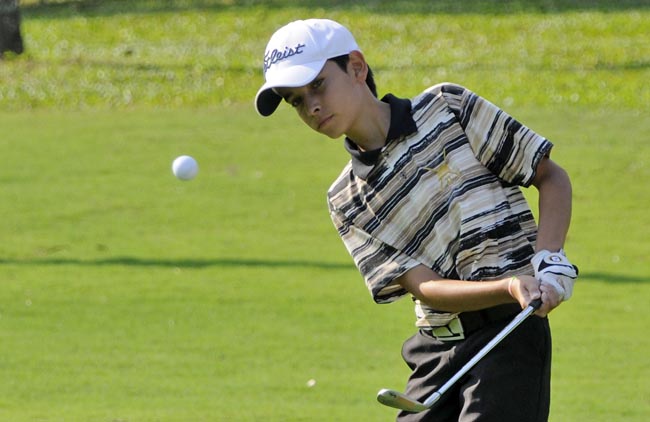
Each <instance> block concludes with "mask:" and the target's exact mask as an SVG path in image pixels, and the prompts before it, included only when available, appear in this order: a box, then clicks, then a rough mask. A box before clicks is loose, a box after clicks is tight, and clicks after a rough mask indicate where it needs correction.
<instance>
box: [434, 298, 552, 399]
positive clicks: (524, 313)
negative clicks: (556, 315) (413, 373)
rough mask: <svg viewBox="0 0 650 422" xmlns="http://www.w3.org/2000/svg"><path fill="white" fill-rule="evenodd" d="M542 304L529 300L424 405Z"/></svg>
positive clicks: (444, 390) (441, 393) (539, 300)
mask: <svg viewBox="0 0 650 422" xmlns="http://www.w3.org/2000/svg"><path fill="white" fill-rule="evenodd" d="M541 305H542V300H541V299H535V300H534V301H532V302H530V304H529V305H528V306H527V307H526V308H525V309H524V310H523V311H521V312H520V313H519V314H518V315H517V316H516V317H515V318H514V319H513V320H512V321H511V322H510V323H509V324H508V325H506V326H505V327H504V328H503V329H502V330H501V331H500V332H499V334H497V335H496V336H495V337H494V338H493V339H492V340H490V342H489V343H488V344H486V345H485V346H483V348H482V349H481V350H479V351H478V353H476V355H474V357H473V358H472V359H470V360H469V361H468V362H467V363H466V364H465V365H463V367H462V368H460V370H459V371H458V372H456V374H454V376H453V377H451V378H450V379H449V380H448V381H447V382H446V383H444V384H443V385H442V386H441V387H440V388H439V389H438V390H437V391H436V392H434V393H433V394H432V395H431V396H430V397H429V398H428V399H426V400H425V401H424V403H423V404H424V405H425V406H426V407H432V406H433V405H434V404H435V403H436V402H437V401H438V400H439V399H440V397H442V395H443V394H445V393H446V392H447V390H449V389H450V388H451V387H452V386H453V385H454V384H455V383H456V382H457V381H458V380H459V379H460V378H461V377H462V376H463V375H465V374H466V373H467V372H468V371H469V370H470V369H472V368H473V367H474V365H476V364H477V363H478V362H479V361H480V360H481V359H483V357H484V356H485V355H487V354H488V353H489V352H490V350H492V349H494V347H495V346H496V345H497V344H499V343H501V341H502V340H503V339H504V338H505V337H506V336H507V335H508V334H510V333H511V332H512V331H513V330H514V329H515V328H517V327H518V326H519V325H520V324H521V323H522V322H524V321H525V320H526V318H528V317H529V316H530V315H531V314H532V313H533V312H535V310H536V309H537V308H539V307H540V306H541Z"/></svg>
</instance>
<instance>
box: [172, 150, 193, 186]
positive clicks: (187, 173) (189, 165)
mask: <svg viewBox="0 0 650 422" xmlns="http://www.w3.org/2000/svg"><path fill="white" fill-rule="evenodd" d="M172 172H174V176H176V177H177V178H178V179H179V180H192V179H194V177H196V174H197V173H198V172H199V164H198V163H197V162H196V160H195V159H194V158H192V157H190V156H189V155H181V156H180V157H177V158H176V159H175V160H174V162H173V163H172Z"/></svg>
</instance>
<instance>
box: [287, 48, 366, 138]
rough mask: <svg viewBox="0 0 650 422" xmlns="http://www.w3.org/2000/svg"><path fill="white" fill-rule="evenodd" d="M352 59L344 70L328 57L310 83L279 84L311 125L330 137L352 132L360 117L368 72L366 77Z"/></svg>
mask: <svg viewBox="0 0 650 422" xmlns="http://www.w3.org/2000/svg"><path fill="white" fill-rule="evenodd" d="M351 63H352V61H351ZM351 63H349V64H348V67H347V71H346V72H344V71H343V70H342V69H341V68H340V67H339V66H338V65H337V64H336V63H335V62H333V61H331V60H328V61H327V62H326V63H325V66H323V70H321V72H320V73H319V74H318V76H316V78H315V79H314V80H313V81H311V82H310V83H309V84H307V85H305V86H301V87H298V88H277V89H276V92H277V93H278V94H279V95H280V96H281V97H282V98H284V100H285V101H286V102H287V103H289V104H290V105H291V106H292V107H294V108H295V109H296V111H297V112H298V115H299V116H300V118H301V119H302V120H303V121H304V122H305V123H306V124H307V125H308V126H309V127H310V128H312V129H314V130H315V131H317V132H320V133H322V134H324V135H327V136H329V137H330V138H339V137H341V136H342V135H344V134H346V133H348V132H349V130H350V129H351V127H352V125H353V124H354V122H355V121H356V120H357V117H358V115H359V113H360V110H361V106H360V105H361V99H362V95H361V93H362V91H361V89H363V87H365V86H366V85H365V76H363V79H362V78H361V77H360V76H359V75H358V72H355V71H354V69H353V65H352V64H351ZM355 73H356V74H355ZM360 81H361V82H360Z"/></svg>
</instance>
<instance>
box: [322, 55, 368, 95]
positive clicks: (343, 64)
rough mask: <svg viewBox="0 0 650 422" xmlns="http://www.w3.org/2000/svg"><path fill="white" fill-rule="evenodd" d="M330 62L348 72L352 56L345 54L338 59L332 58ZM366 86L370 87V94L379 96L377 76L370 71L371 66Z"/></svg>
mask: <svg viewBox="0 0 650 422" xmlns="http://www.w3.org/2000/svg"><path fill="white" fill-rule="evenodd" d="M330 60H332V61H333V62H334V63H336V64H337V65H338V66H339V67H340V68H341V70H343V71H344V72H347V71H348V63H350V55H349V54H344V55H342V56H337V57H332V58H331V59H330ZM366 85H368V88H370V92H372V95H374V96H375V97H376V96H377V85H375V76H374V75H373V73H372V69H370V66H368V75H367V76H366Z"/></svg>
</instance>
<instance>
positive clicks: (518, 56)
mask: <svg viewBox="0 0 650 422" xmlns="http://www.w3.org/2000/svg"><path fill="white" fill-rule="evenodd" d="M35 3H36V2H30V1H24V2H22V4H23V5H24V10H23V17H24V35H25V38H26V42H27V46H28V52H27V54H26V55H25V56H21V57H17V58H10V59H9V60H6V61H3V62H0V126H1V127H2V128H3V131H2V135H0V150H1V151H2V157H3V167H2V171H1V172H0V186H2V188H1V192H2V197H1V200H0V214H1V215H2V219H0V233H1V234H2V239H3V242H2V243H0V286H1V288H0V379H2V380H3V382H2V383H0V420H2V421H12V422H14V421H16V422H22V421H25V422H33V421H48V422H53V421H57V422H58V421H65V422H69V421H80V422H86V421H102V422H115V421H145V422H148V421H152V422H153V421H164V422H172V421H178V422H180V421H258V420H268V421H328V422H329V421H350V420H354V421H366V420H369V421H370V420H371V421H389V420H393V417H394V412H392V411H391V410H390V409H387V408H384V407H382V406H380V405H378V404H376V403H375V402H374V399H373V396H374V394H375V393H376V391H377V390H378V389H379V388H382V387H392V388H397V389H402V388H403V385H404V382H405V379H406V377H407V374H408V372H407V368H406V367H405V365H404V364H403V363H402V362H401V358H400V356H399V350H400V347H401V343H402V341H403V340H404V339H405V338H406V337H407V336H408V335H409V334H410V333H411V332H412V331H413V327H412V325H413V317H412V308H411V305H410V303H409V301H408V300H403V301H400V302H398V303H396V304H394V305H390V306H377V305H374V304H373V303H372V301H371V300H370V298H369V294H368V293H367V291H366V289H365V287H364V285H363V282H362V281H361V279H360V276H359V275H358V273H357V271H356V270H355V269H354V267H353V266H352V264H351V262H350V259H349V257H348V256H347V253H346V252H345V250H344V248H343V246H342V244H341V242H340V240H339V239H338V238H337V236H336V233H335V231H334V230H333V228H332V227H331V223H330V222H329V217H328V215H327V210H326V206H325V196H324V194H325V191H326V189H327V187H328V186H329V183H330V182H331V181H332V179H333V178H334V177H335V176H336V175H337V173H338V171H339V169H340V167H341V166H342V165H343V164H344V162H345V161H346V160H347V157H346V153H345V152H344V151H343V149H342V148H341V146H340V142H339V141H332V140H328V139H323V138H321V137H319V136H318V135H317V134H314V133H312V132H310V131H309V130H308V129H306V128H304V127H302V125H301V124H300V123H299V121H298V119H297V117H296V116H295V115H294V113H293V112H292V111H291V110H288V109H287V107H281V110H279V112H278V113H277V115H274V116H273V117H272V118H269V119H262V118H260V117H258V116H257V115H256V114H255V113H254V111H253V109H252V105H251V101H252V97H253V96H254V93H255V91H256V89H257V87H258V85H259V84H260V83H261V75H259V57H258V56H260V54H261V51H262V49H263V47H264V43H265V42H266V39H267V38H268V36H269V35H270V33H271V32H272V31H273V29H274V28H276V27H277V26H278V25H280V24H282V23H284V22H286V21H287V20H290V19H293V18H296V17H299V16H311V15H316V14H319V15H327V16H329V17H333V18H335V19H339V20H341V21H343V22H345V23H347V24H351V25H352V26H353V27H354V28H358V31H355V33H356V32H358V33H359V35H358V38H359V42H360V43H361V45H362V46H363V47H364V50H366V55H367V56H368V59H369V60H370V62H371V64H372V65H373V68H374V69H375V71H376V72H377V75H378V81H379V85H380V91H383V92H385V91H387V90H389V88H390V90H391V91H393V92H395V93H396V94H400V95H405V96H406V95H413V94H415V93H417V92H419V91H420V90H421V89H423V88H424V87H425V86H426V85H428V84H432V83H434V82H437V81H440V80H451V81H455V82H459V83H463V84H466V85H468V86H469V87H471V88H472V89H474V90H475V91H477V92H479V93H481V94H483V95H485V96H486V97H488V98H490V99H491V100H493V101H494V102H496V103H498V104H500V105H502V106H504V108H505V109H506V110H508V111H510V112H511V113H512V114H514V115H515V116H517V117H520V118H521V120H522V121H524V122H525V123H527V124H528V125H529V126H531V127H532V128H534V129H535V130H537V131H539V132H540V133H542V134H544V135H545V136H547V137H549V138H550V139H551V140H553V141H554V143H555V144H556V148H555V151H554V153H553V155H554V158H555V159H556V161H558V162H559V163H561V164H562V165H563V166H564V167H565V168H567V170H568V171H569V172H570V174H571V175H572V179H573V184H574V193H575V200H574V201H575V202H574V219H573V223H572V230H571V234H570V238H569V241H568V244H567V250H568V252H569V256H570V257H571V259H572V260H573V261H575V262H576V263H577V264H579V265H580V269H581V280H580V282H579V284H578V285H577V286H576V290H575V295H574V297H573V298H572V299H571V301H570V302H568V303H567V304H566V305H563V306H562V307H561V308H559V309H558V310H556V311H555V312H554V313H553V314H552V318H551V323H552V326H553V329H554V367H553V401H552V410H551V421H552V422H564V421H582V420H589V421H596V422H600V421H602V422H605V421H608V422H609V421H634V422H642V421H646V420H648V418H649V417H650V401H649V399H648V397H650V383H648V382H647V379H649V378H650V364H649V361H648V358H647V351H648V350H650V341H649V340H648V338H647V336H645V335H644V334H643V333H644V332H645V331H646V327H647V326H648V325H649V324H650V316H649V315H648V312H647V302H648V300H647V298H648V297H649V295H650V283H648V276H647V262H648V259H649V258H650V243H649V242H648V241H647V239H648V238H650V228H648V225H647V221H648V220H647V211H646V210H647V209H648V208H649V206H650V200H649V198H648V194H647V189H646V187H645V181H646V180H647V179H648V176H649V173H650V163H649V160H650V147H649V146H648V142H647V140H648V139H649V138H650V119H649V118H648V117H649V116H648V105H649V103H650V98H649V95H650V94H649V92H650V91H649V89H648V86H647V83H646V82H645V81H647V80H648V77H649V76H650V74H649V70H648V61H647V60H648V57H650V54H649V53H650V51H649V47H648V43H647V41H646V34H647V33H648V29H649V28H648V22H649V21H650V19H649V18H650V16H649V14H650V11H648V8H647V7H644V6H642V5H641V3H640V2H638V3H636V2H618V3H615V2H589V5H588V4H587V2H559V1H558V2H552V1H545V2H532V1H531V2H528V1H510V2H507V3H505V4H506V5H507V6H508V7H509V11H506V10H500V9H499V8H498V7H497V6H494V5H491V2H489V3H486V2H480V1H470V2H467V3H466V4H467V5H468V9H469V10H466V11H462V10H458V6H457V5H456V3H455V2H451V1H449V2H447V1H441V2H435V3H432V2H419V1H414V2H395V3H389V2H380V1H375V2H366V3H364V4H365V5H363V6H362V5H355V4H352V3H351V2H332V3H331V6H326V7H323V6H313V4H309V3H308V2H305V3H303V5H302V6H300V7H296V6H294V7H289V6H287V5H286V4H284V3H282V2H272V3H267V5H266V6H264V5H261V4H260V2H253V1H250V2H246V3H243V2H231V4H229V3H227V2H217V1H203V2H199V1H167V2H153V1H137V2H126V3H125V2H116V1H108V2H59V4H58V5H57V4H48V5H37V4H35ZM538 3H539V4H538ZM126 4H129V5H130V7H129V8H128V9H127V8H126V7H125V5H126ZM283 5H284V6H285V7H280V6H283ZM309 7H321V8H320V9H317V10H316V11H313V9H311V10H312V11H310V9H309ZM380 28H383V29H384V30H385V31H383V32H382V31H380V30H379V29H380ZM407 28H417V30H415V29H407ZM464 29H468V30H470V31H469V32H467V31H463V30H464ZM422 38H430V39H431V40H432V41H431V42H429V43H426V42H421V41H418V40H419V39H422ZM405 45H406V46H409V47H407V48H404V46H405ZM366 46H367V47H366ZM410 46H412V47H410ZM477 46H479V47H480V48H475V47H477ZM450 47H453V48H450ZM431 48H435V51H430V49H431ZM405 75H408V76H409V77H407V78H404V76H405ZM128 93H130V94H128ZM181 154H191V155H193V156H195V157H196V158H197V159H198V161H199V164H200V166H201V169H200V173H199V175H198V177H197V178H196V179H195V180H193V181H192V182H179V181H177V180H176V179H174V177H173V176H172V174H171V168H170V167H171V162H172V160H173V158H174V157H176V156H178V155H181ZM530 199H531V202H533V203H535V197H534V195H530ZM310 379H314V380H316V385H315V386H314V387H311V388H310V387H307V381H308V380H310Z"/></svg>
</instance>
